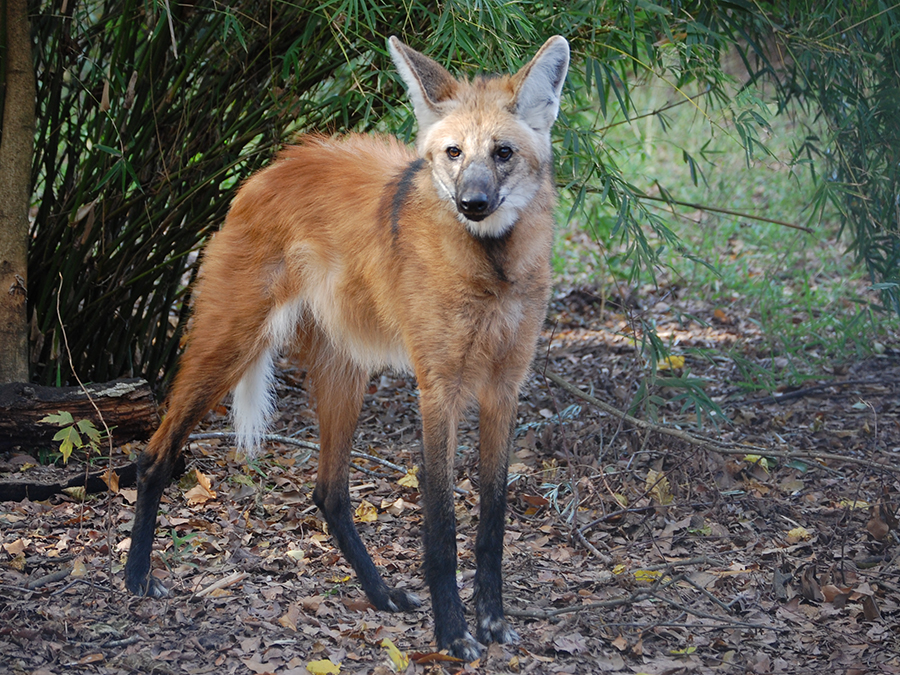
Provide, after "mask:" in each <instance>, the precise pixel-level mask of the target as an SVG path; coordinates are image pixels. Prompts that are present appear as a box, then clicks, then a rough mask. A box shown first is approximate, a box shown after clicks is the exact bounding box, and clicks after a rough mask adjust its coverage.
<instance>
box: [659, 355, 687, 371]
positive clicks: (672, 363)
mask: <svg viewBox="0 0 900 675" xmlns="http://www.w3.org/2000/svg"><path fill="white" fill-rule="evenodd" d="M678 368H684V357H683V356H667V357H666V358H664V359H663V360H661V361H659V362H658V363H657V364H656V369H657V370H677V369H678Z"/></svg>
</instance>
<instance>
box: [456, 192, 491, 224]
mask: <svg viewBox="0 0 900 675" xmlns="http://www.w3.org/2000/svg"><path fill="white" fill-rule="evenodd" d="M457 206H458V207H459V210H460V211H461V212H462V214H463V215H464V216H466V218H471V219H472V220H480V219H481V218H484V217H486V216H487V215H488V213H487V211H488V208H489V206H490V199H488V196H487V195H486V194H485V193H484V192H480V191H477V190H472V191H470V192H466V193H465V194H463V195H461V196H460V198H459V201H458V203H457Z"/></svg>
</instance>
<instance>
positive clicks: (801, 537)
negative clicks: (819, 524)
mask: <svg viewBox="0 0 900 675" xmlns="http://www.w3.org/2000/svg"><path fill="white" fill-rule="evenodd" d="M810 538H812V534H811V533H810V531H809V530H807V529H806V528H805V527H795V528H794V529H793V530H790V531H789V532H788V533H787V540H788V541H789V542H791V543H792V544H793V543H796V542H798V541H806V540H807V539H810Z"/></svg>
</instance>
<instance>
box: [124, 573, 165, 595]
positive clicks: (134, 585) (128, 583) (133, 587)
mask: <svg viewBox="0 0 900 675" xmlns="http://www.w3.org/2000/svg"><path fill="white" fill-rule="evenodd" d="M125 587H126V588H127V589H128V590H129V591H131V592H132V593H134V594H135V595H140V596H143V597H146V598H165V597H168V595H169V589H168V588H166V587H165V586H164V585H163V583H162V582H161V581H160V580H159V579H155V578H154V577H152V576H148V577H147V578H146V579H144V580H143V581H132V580H130V579H128V577H127V576H126V578H125Z"/></svg>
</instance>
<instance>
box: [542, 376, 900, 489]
mask: <svg viewBox="0 0 900 675" xmlns="http://www.w3.org/2000/svg"><path fill="white" fill-rule="evenodd" d="M538 372H540V373H541V374H542V375H545V376H546V377H547V379H549V380H552V381H553V382H555V383H556V384H558V385H559V386H560V387H562V388H563V389H565V390H566V391H568V392H569V393H570V394H572V395H573V396H577V397H578V398H581V399H583V400H585V401H587V402H588V403H590V404H592V405H594V406H596V407H597V408H599V409H600V410H602V411H603V412H606V413H608V414H610V415H613V416H614V417H618V418H619V419H622V420H624V421H626V422H628V423H629V424H631V425H633V426H635V427H638V428H639V429H650V430H653V431H655V432H657V433H659V434H662V435H665V436H671V437H672V438H677V439H678V440H680V441H684V442H685V443H690V444H691V445H695V446H698V447H701V448H704V449H706V450H710V451H712V452H717V453H719V454H722V455H745V454H758V455H764V456H765V457H778V458H781V459H800V460H813V461H816V462H820V461H822V460H831V461H834V462H844V463H847V464H856V465H859V466H865V467H868V468H870V469H878V470H881V471H889V472H892V473H894V472H897V471H900V467H896V466H892V465H890V464H884V463H881V462H873V461H871V460H868V459H862V458H859V457H846V456H844V455H835V454H832V453H827V452H816V453H810V452H784V451H781V450H772V449H769V448H766V447H763V446H760V445H751V444H749V443H725V442H723V441H719V440H717V439H714V438H705V437H701V436H696V435H694V434H689V433H688V432H686V431H682V430H681V429H673V428H672V427H667V426H662V425H660V424H655V423H653V422H647V421H646V420H640V419H638V418H636V417H632V416H631V415H629V414H628V413H625V412H622V411H621V410H619V409H618V408H615V407H613V406H611V405H609V404H608V403H604V402H603V401H601V400H600V399H598V398H595V397H594V396H591V395H590V394H588V393H587V392H585V391H583V390H581V389H579V388H578V387H576V386H575V385H573V384H571V383H570V382H568V381H566V380H564V379H563V378H561V377H560V376H559V375H557V374H556V373H554V372H551V371H549V370H539V371H538Z"/></svg>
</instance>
